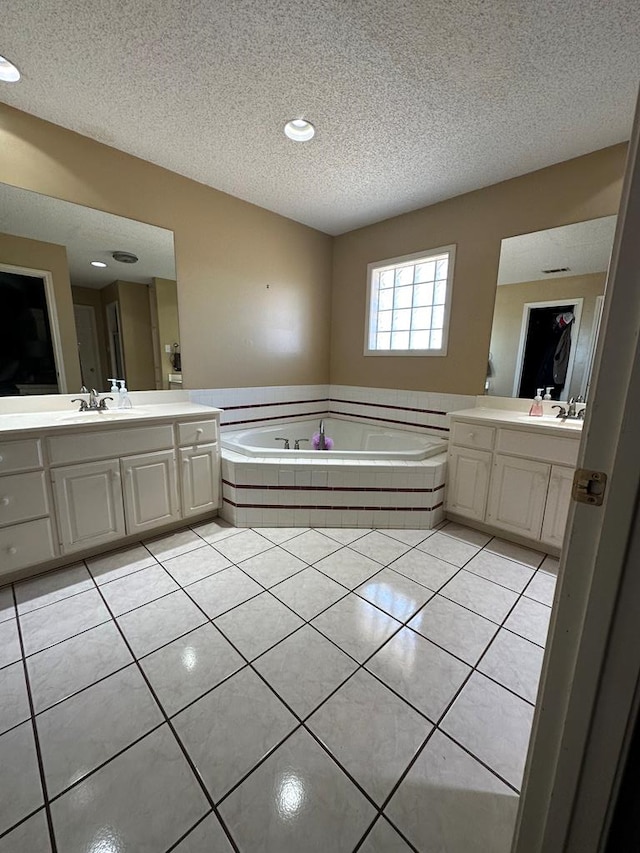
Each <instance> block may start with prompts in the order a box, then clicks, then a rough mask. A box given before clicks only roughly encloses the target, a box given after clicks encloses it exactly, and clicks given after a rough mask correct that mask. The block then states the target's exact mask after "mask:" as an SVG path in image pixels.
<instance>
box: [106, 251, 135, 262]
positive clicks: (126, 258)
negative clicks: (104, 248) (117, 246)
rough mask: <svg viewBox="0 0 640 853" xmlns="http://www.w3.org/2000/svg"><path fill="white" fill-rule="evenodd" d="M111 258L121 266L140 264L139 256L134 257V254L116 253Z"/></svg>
mask: <svg viewBox="0 0 640 853" xmlns="http://www.w3.org/2000/svg"><path fill="white" fill-rule="evenodd" d="M111 257H112V258H113V260H114V261H118V262H119V263H121V264H137V263H138V256H137V255H134V254H133V253H132V252H114V253H113V254H112V255H111Z"/></svg>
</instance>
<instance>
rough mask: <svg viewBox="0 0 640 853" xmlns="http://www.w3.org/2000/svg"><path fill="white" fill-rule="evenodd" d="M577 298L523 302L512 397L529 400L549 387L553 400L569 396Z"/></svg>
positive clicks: (578, 306)
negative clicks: (538, 391) (537, 392)
mask: <svg viewBox="0 0 640 853" xmlns="http://www.w3.org/2000/svg"><path fill="white" fill-rule="evenodd" d="M582 303H583V300H582V299H581V298H575V299H556V300H553V301H550V302H527V303H525V305H524V308H523V312H522V327H521V330H520V343H519V346H518V357H517V361H516V371H515V381H514V385H513V396H514V397H525V398H527V399H533V397H534V396H535V393H536V390H537V389H538V388H546V387H551V388H552V389H553V390H552V391H551V397H552V398H553V399H554V400H560V399H565V398H567V397H568V396H569V394H568V391H569V388H570V387H571V380H572V377H573V368H574V364H575V358H576V343H577V340H578V333H579V331H580V320H581V316H582Z"/></svg>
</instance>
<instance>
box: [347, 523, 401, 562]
mask: <svg viewBox="0 0 640 853" xmlns="http://www.w3.org/2000/svg"><path fill="white" fill-rule="evenodd" d="M351 548H353V550H354V551H358V552H359V553H360V554H364V555H365V557H370V558H371V559H372V560H375V561H376V562H377V563H381V564H382V565H383V566H388V565H389V563H391V562H393V561H394V560H397V559H398V557H400V556H401V555H402V554H405V553H406V552H407V551H408V550H409V545H406V544H405V543H404V542H398V540H397V539H392V538H391V537H389V536H385V535H384V533H379V532H378V531H377V530H374V531H373V532H372V533H367V535H366V536H363V537H362V538H361V539H356V541H355V542H353V543H352V544H351Z"/></svg>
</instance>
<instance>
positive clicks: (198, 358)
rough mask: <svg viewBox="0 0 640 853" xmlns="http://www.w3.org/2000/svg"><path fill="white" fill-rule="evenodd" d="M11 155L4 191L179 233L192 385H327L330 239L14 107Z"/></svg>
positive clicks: (4, 130) (7, 119)
mask: <svg viewBox="0 0 640 853" xmlns="http://www.w3.org/2000/svg"><path fill="white" fill-rule="evenodd" d="M0 150H1V151H2V157H1V158H0V181H4V182H5V183H8V184H11V185H13V186H18V187H22V188H24V189H29V190H35V191H37V192H40V193H44V194H45V195H49V196H54V197H57V198H62V199H65V200H67V201H72V202H76V203H78V204H84V205H87V206H89V207H94V208H98V209H100V210H106V211H108V212H109V213H115V214H119V215H120V216H127V217H130V218H132V219H137V220H140V221H142V222H149V223H151V224H153V225H159V226H161V227H163V228H168V229H171V230H172V231H173V232H174V238H175V249H176V266H177V279H178V303H179V311H180V325H181V331H182V361H183V371H184V380H185V386H186V387H188V388H206V387H214V388H215V387H233V386H252V385H289V384H307V383H309V384H312V383H324V382H327V380H328V370H329V323H330V299H331V250H332V241H331V238H330V237H328V236H327V235H326V234H322V233H320V232H319V231H315V230H313V229H312V228H307V227H306V226H304V225H300V224H298V223H296V222H293V221H291V220H289V219H285V218H284V217H282V216H278V215H277V214H275V213H271V212H269V211H267V210H263V209H262V208H259V207H256V206H255V205H251V204H248V203H247V202H243V201H241V200H240V199H237V198H234V197H233V196H229V195H226V194H225V193H222V192H218V191H217V190H213V189H211V188H209V187H206V186H204V185H202V184H199V183H196V182H195V181H191V180H188V179H187V178H183V177H181V176H180V175H177V174H174V173H173V172H169V171H167V170H165V169H161V168H159V167H158V166H153V165H152V164H150V163H146V162H144V161H143V160H139V159H137V158H135V157H131V156H129V155H127V154H123V153H122V152H120V151H117V150H115V149H114V148H109V147H108V146H105V145H102V144H100V143H98V142H94V141H93V140H90V139H87V138H86V137H83V136H80V135H78V134H75V133H72V132H70V131H67V130H64V129H63V128H60V127H57V126H56V125H53V124H50V123H48V122H44V121H42V120H40V119H37V118H35V117H34V116H30V115H28V114H27V113H23V112H20V111H18V110H14V109H12V108H10V107H8V106H6V105H4V104H0ZM267 286H268V287H267ZM68 301H69V304H70V303H71V296H70V294H69V296H68ZM73 387H75V384H73Z"/></svg>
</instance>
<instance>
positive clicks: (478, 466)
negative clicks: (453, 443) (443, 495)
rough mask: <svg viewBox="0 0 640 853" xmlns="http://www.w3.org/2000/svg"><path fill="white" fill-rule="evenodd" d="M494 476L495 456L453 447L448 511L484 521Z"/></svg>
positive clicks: (481, 451)
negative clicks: (492, 463)
mask: <svg viewBox="0 0 640 853" xmlns="http://www.w3.org/2000/svg"><path fill="white" fill-rule="evenodd" d="M490 474H491V453H488V452H487V451H484V450H467V448H465V447H452V448H451V450H450V452H449V474H448V481H449V482H448V486H447V510H448V511H450V512H455V513H457V514H458V515H463V516H465V517H466V518H471V519H475V520H476V521H484V513H485V508H486V505H487V492H488V491H489V476H490Z"/></svg>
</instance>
